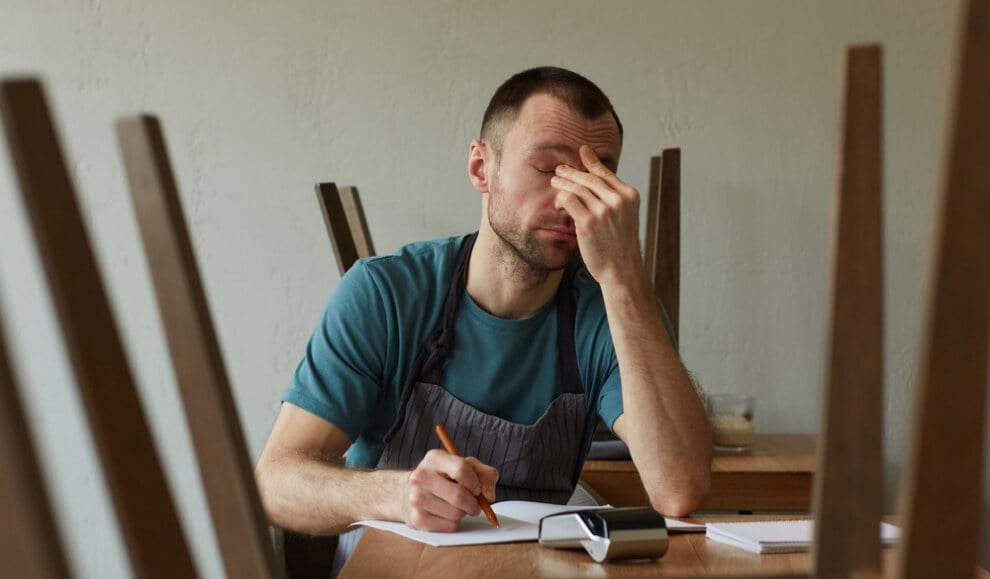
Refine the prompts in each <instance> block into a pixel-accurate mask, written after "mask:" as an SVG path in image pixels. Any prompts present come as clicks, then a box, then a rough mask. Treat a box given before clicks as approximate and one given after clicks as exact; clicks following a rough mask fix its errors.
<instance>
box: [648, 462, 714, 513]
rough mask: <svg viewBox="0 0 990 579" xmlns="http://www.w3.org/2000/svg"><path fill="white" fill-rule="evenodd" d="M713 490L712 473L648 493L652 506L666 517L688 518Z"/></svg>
mask: <svg viewBox="0 0 990 579" xmlns="http://www.w3.org/2000/svg"><path fill="white" fill-rule="evenodd" d="M709 490H711V473H708V472H706V473H704V474H699V475H698V476H695V477H692V478H691V479H690V480H685V481H680V482H679V483H678V484H676V485H672V486H671V487H670V488H664V489H656V490H654V491H653V492H648V493H647V494H648V495H649V497H650V506H651V507H653V509H654V510H655V511H657V512H658V513H660V514H662V515H664V516H666V517H686V516H688V515H690V514H691V513H692V512H694V511H695V509H697V508H698V506H699V505H701V502H702V501H703V500H705V497H707V496H708V491H709Z"/></svg>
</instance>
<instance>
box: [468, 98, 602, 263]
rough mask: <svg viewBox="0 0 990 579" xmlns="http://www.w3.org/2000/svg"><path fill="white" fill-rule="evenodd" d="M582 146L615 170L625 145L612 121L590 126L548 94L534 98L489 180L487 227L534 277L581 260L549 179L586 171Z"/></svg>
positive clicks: (570, 225)
mask: <svg viewBox="0 0 990 579" xmlns="http://www.w3.org/2000/svg"><path fill="white" fill-rule="evenodd" d="M582 145H590V146H591V147H592V148H593V149H594V150H595V153H596V154H597V155H598V157H599V158H600V159H601V160H602V162H603V163H604V164H605V165H606V166H607V167H609V168H610V169H611V170H612V171H615V170H616V168H617V166H618V162H619V153H620V151H621V149H622V139H621V137H620V136H619V128H618V125H617V124H616V122H615V119H614V118H612V115H611V114H610V113H608V112H606V113H605V114H604V115H602V116H600V117H598V118H596V119H592V120H588V119H585V118H584V117H582V116H581V115H580V114H578V113H577V112H575V111H573V110H571V108H570V107H569V106H568V105H567V104H565V103H564V102H563V101H560V100H558V99H556V98H555V97H552V96H550V95H547V94H536V95H533V96H531V97H530V98H529V99H528V100H527V101H526V102H525V103H524V104H523V107H522V109H521V110H520V111H519V115H518V116H517V118H516V120H515V122H514V123H513V124H512V126H511V127H510V128H509V130H508V131H507V132H506V133H505V137H504V139H503V143H502V152H501V155H499V156H498V159H497V162H496V163H495V166H494V169H493V173H492V174H491V176H490V187H489V195H488V197H489V199H488V222H489V224H490V225H491V228H492V230H493V231H494V232H495V234H496V235H497V236H498V237H499V238H500V239H501V240H502V241H503V243H504V244H505V245H506V246H507V247H508V248H509V249H511V251H512V252H513V253H515V254H516V255H517V256H518V257H519V258H520V259H521V260H522V261H523V262H524V263H526V264H527V265H528V266H529V267H530V268H532V269H533V270H534V271H539V272H547V271H553V270H559V269H563V268H564V267H565V266H566V265H567V263H568V262H569V261H570V260H571V259H572V258H573V257H574V256H575V255H576V254H577V250H578V246H577V237H576V236H575V233H574V222H573V221H572V220H571V218H570V216H568V215H567V213H566V212H565V211H564V210H563V208H561V207H559V206H557V205H556V203H555V198H556V196H557V190H556V189H554V188H553V187H551V186H550V178H551V177H553V175H554V170H555V169H556V167H557V166H558V165H564V164H566V165H570V166H572V167H575V168H577V169H580V170H582V171H584V170H587V169H586V168H585V167H584V165H583V164H582V163H581V159H580V157H579V156H578V150H579V149H580V147H581V146H582Z"/></svg>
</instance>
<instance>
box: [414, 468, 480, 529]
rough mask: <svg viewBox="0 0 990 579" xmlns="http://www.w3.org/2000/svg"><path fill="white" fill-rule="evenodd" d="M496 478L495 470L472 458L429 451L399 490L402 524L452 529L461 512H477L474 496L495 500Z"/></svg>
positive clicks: (420, 527) (415, 526) (468, 513)
mask: <svg viewBox="0 0 990 579" xmlns="http://www.w3.org/2000/svg"><path fill="white" fill-rule="evenodd" d="M497 481H498V470H496V469H495V468H494V467H491V466H488V465H486V464H484V463H482V462H481V461H479V460H478V459H476V458H473V457H468V458H462V457H460V456H455V455H453V454H448V453H446V452H444V451H442V450H436V449H434V450H431V451H429V452H427V453H426V456H425V457H423V460H422V461H420V463H419V465H417V466H416V469H415V470H413V471H412V472H411V473H410V474H409V479H408V484H406V485H405V486H404V487H403V489H402V497H401V498H402V507H403V512H404V513H405V523H406V524H407V525H409V526H410V527H412V528H414V529H420V530H422V531H440V532H453V531H456V530H457V524H458V522H459V521H460V520H461V519H462V518H464V516H465V515H477V514H479V513H480V512H481V507H479V506H478V499H477V496H478V495H480V494H484V496H485V498H486V499H488V500H489V502H493V501H495V483H496V482H497Z"/></svg>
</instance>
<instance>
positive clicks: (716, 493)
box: [581, 434, 816, 513]
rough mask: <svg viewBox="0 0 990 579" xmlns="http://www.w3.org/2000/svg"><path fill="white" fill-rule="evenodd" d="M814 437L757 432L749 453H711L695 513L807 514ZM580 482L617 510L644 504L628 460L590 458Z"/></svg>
mask: <svg viewBox="0 0 990 579" xmlns="http://www.w3.org/2000/svg"><path fill="white" fill-rule="evenodd" d="M815 461H816V457H815V435H814V434H757V435H756V440H755V442H754V445H753V450H752V451H749V452H742V453H738V452H735V453H733V452H723V451H716V453H715V458H714V460H713V461H712V489H711V492H710V493H709V494H708V497H707V498H706V499H705V501H704V502H703V503H702V504H701V506H700V507H699V508H698V509H697V511H698V512H712V511H737V512H738V511H748V512H768V513H772V512H778V513H779V512H808V511H811V493H812V479H813V477H814V473H815ZM581 478H582V479H583V480H584V481H585V482H587V483H588V484H590V485H591V487H592V488H594V489H595V491H597V492H598V493H599V494H600V495H602V497H603V498H604V499H605V501H607V502H608V503H610V504H612V505H615V506H617V507H626V506H643V505H648V504H649V500H648V499H647V497H646V491H645V490H643V484H642V482H640V479H639V473H638V472H637V471H636V466H635V465H633V463H632V461H629V460H589V461H587V462H585V464H584V470H583V471H582V472H581Z"/></svg>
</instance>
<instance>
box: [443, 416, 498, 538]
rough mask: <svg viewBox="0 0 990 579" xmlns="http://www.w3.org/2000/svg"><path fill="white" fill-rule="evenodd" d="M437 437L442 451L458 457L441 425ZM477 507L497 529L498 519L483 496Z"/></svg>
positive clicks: (481, 495) (479, 498)
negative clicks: (479, 507)
mask: <svg viewBox="0 0 990 579" xmlns="http://www.w3.org/2000/svg"><path fill="white" fill-rule="evenodd" d="M437 436H439V437H440V442H442V443H443V447H444V449H446V450H447V452H449V453H450V454H453V455H454V456H460V453H459V452H457V448H456V447H455V446H454V441H453V440H451V438H450V435H449V434H447V429H446V428H444V427H443V425H442V424H438V425H437ZM478 505H479V506H481V510H482V511H484V513H485V516H486V517H487V518H488V522H489V523H491V524H492V526H493V527H496V528H497V527H498V517H496V516H495V511H493V510H492V506H491V505H490V504H489V503H488V499H486V498H485V495H483V494H479V495H478Z"/></svg>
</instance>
